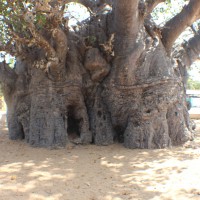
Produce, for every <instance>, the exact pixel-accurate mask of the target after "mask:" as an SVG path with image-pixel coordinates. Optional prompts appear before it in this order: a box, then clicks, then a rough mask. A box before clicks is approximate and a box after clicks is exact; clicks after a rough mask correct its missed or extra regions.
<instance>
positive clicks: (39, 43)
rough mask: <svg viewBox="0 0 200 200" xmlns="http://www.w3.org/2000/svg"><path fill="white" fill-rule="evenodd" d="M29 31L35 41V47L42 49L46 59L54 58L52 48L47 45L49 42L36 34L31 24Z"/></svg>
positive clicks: (54, 53)
mask: <svg viewBox="0 0 200 200" xmlns="http://www.w3.org/2000/svg"><path fill="white" fill-rule="evenodd" d="M29 30H30V32H31V34H32V36H33V37H34V39H35V45H37V46H39V47H41V48H42V49H44V50H45V52H46V53H47V56H48V57H50V58H54V57H56V52H55V50H54V48H53V47H52V46H51V45H50V44H49V42H48V41H47V40H46V39H45V38H44V37H43V36H42V35H41V34H40V33H38V32H37V31H36V29H35V27H34V25H33V24H30V26H29Z"/></svg>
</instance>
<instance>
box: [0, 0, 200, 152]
mask: <svg viewBox="0 0 200 200" xmlns="http://www.w3.org/2000/svg"><path fill="white" fill-rule="evenodd" d="M70 2H76V3H80V4H82V5H83V6H85V7H86V8H87V9H88V11H89V13H90V17H89V18H88V19H86V20H84V21H82V22H80V23H78V24H77V25H76V26H73V27H70V26H69V24H68V18H67V17H65V16H66V15H65V12H66V10H67V6H68V5H69V3H70ZM162 2H165V1H164V0H123V1H122V0H121V1H120V0H115V1H112V0H96V1H90V0H79V1H77V0H76V1H71V0H60V1H55V0H39V1H34V0H26V1H18V0H10V1H4V0H3V1H1V3H0V18H1V22H0V29H1V46H0V50H1V51H5V52H8V53H10V54H11V55H13V56H15V58H16V64H15V67H14V68H13V69H11V68H10V67H8V65H7V64H6V63H5V62H2V63H1V64H0V81H1V83H2V86H3V93H4V96H5V99H6V103H7V107H8V113H7V118H8V128H9V137H10V139H13V140H16V139H25V140H26V141H27V142H28V143H29V144H30V145H32V146H40V147H62V146H65V145H66V144H67V143H68V142H69V141H72V142H74V143H82V144H87V143H91V142H94V143H95V144H97V145H108V144H111V143H113V141H115V140H118V141H120V142H123V143H124V146H125V147H127V148H165V147H168V146H171V145H180V144H182V143H184V142H186V141H188V140H190V139H192V138H193V135H192V132H191V127H190V120H189V115H188V112H187V107H186V101H185V88H184V87H185V77H186V75H185V74H186V67H187V66H190V65H191V64H192V63H193V62H194V61H195V60H196V59H197V58H198V56H199V50H200V40H199V39H200V34H199V31H198V27H193V26H192V25H193V23H194V22H195V21H197V20H198V19H199V18H200V1H199V0H190V1H187V4H186V5H185V6H184V7H183V9H182V10H181V11H180V12H179V13H178V14H177V15H175V16H174V17H172V18H171V19H170V20H169V21H167V22H166V23H165V24H164V26H163V27H162V28H159V27H158V26H157V25H156V24H155V23H154V21H153V19H152V15H151V13H152V11H153V10H154V8H155V7H156V6H157V5H159V4H160V3H162ZM166 2H167V3H169V1H166ZM188 26H192V27H193V32H194V37H192V38H191V39H190V40H189V41H187V42H185V43H184V44H182V45H181V46H180V47H179V48H176V49H175V51H173V45H174V43H175V41H176V39H177V38H178V37H179V35H180V34H181V33H182V32H183V31H184V30H185V29H186V28H187V27H188Z"/></svg>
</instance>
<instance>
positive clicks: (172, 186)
mask: <svg viewBox="0 0 200 200" xmlns="http://www.w3.org/2000/svg"><path fill="white" fill-rule="evenodd" d="M197 123H198V132H197V138H196V140H195V142H192V143H190V144H189V145H187V148H186V147H176V148H172V149H167V150H166V149H165V150H129V149H125V148H124V147H123V146H122V145H120V144H115V145H111V146H108V147H98V146H94V145H90V146H75V147H71V148H68V149H67V148H66V149H61V150H47V149H36V148H31V147H29V146H28V145H27V144H25V143H24V142H22V141H15V142H13V141H10V140H8V136H7V131H6V130H2V131H1V133H0V200H126V199H133V200H185V199H192V200H196V199H198V200H200V183H199V181H200V121H197Z"/></svg>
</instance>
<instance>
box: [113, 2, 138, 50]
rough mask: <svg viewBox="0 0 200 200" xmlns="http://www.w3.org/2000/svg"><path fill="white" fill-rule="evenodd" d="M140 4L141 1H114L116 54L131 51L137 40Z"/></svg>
mask: <svg viewBox="0 0 200 200" xmlns="http://www.w3.org/2000/svg"><path fill="white" fill-rule="evenodd" d="M138 4H139V0H123V1H121V0H115V1H114V27H115V34H116V35H115V52H116V51H118V50H119V49H120V51H121V52H123V51H124V50H125V49H129V46H131V45H132V46H133V41H135V40H136V37H137V34H138V31H139V27H140V20H139V10H138ZM127 45H128V46H127Z"/></svg>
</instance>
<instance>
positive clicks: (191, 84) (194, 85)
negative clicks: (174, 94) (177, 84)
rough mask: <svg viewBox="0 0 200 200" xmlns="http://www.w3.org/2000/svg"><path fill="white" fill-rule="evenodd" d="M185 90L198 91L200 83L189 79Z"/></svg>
mask: <svg viewBox="0 0 200 200" xmlns="http://www.w3.org/2000/svg"><path fill="white" fill-rule="evenodd" d="M187 89H189V90H200V82H199V81H195V80H193V79H191V78H189V79H188V82H187Z"/></svg>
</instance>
